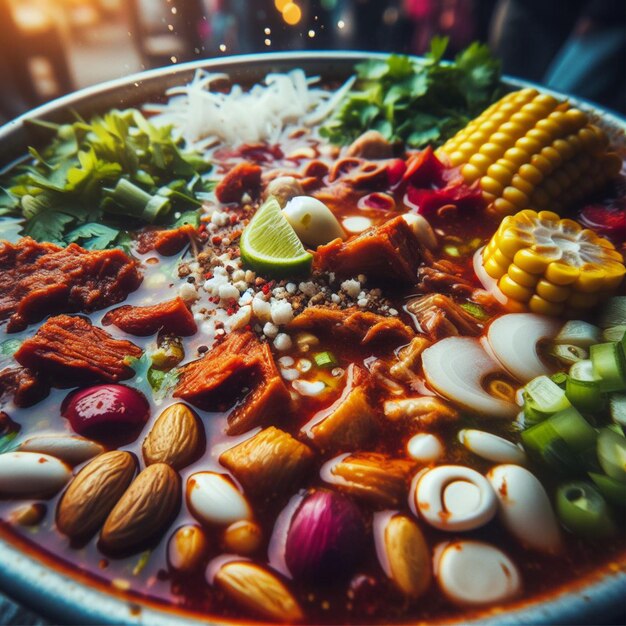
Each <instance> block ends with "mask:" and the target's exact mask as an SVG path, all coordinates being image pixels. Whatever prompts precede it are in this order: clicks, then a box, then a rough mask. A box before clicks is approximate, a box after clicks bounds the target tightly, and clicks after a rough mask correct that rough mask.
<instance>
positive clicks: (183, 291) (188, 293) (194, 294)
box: [178, 282, 198, 302]
mask: <svg viewBox="0 0 626 626" xmlns="http://www.w3.org/2000/svg"><path fill="white" fill-rule="evenodd" d="M178 295H179V296H180V297H181V298H182V299H183V300H186V301H188V302H193V301H194V300H197V299H198V291H197V289H196V286H195V285H194V284H193V283H187V282H185V283H183V284H182V285H181V286H180V287H179V288H178Z"/></svg>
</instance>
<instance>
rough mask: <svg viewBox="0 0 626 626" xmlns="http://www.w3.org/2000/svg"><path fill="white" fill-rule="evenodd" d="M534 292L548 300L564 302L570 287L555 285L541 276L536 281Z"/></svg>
mask: <svg viewBox="0 0 626 626" xmlns="http://www.w3.org/2000/svg"><path fill="white" fill-rule="evenodd" d="M536 292H537V295H538V296H541V297H542V298H543V299H544V300H548V302H564V301H565V300H567V298H568V297H569V295H570V293H571V289H570V288H569V287H563V286H559V285H555V284H554V283H551V282H549V281H547V280H546V279H545V278H542V279H541V280H540V281H539V282H538V283H537V287H536Z"/></svg>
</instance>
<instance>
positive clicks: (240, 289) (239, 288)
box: [233, 280, 248, 293]
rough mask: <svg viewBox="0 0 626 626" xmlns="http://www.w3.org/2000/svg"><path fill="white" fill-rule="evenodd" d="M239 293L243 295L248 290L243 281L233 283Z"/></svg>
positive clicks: (246, 284)
mask: <svg viewBox="0 0 626 626" xmlns="http://www.w3.org/2000/svg"><path fill="white" fill-rule="evenodd" d="M233 285H234V286H235V287H236V288H237V291H238V292H239V293H243V292H244V291H245V290H246V289H247V288H248V283H247V282H246V281H245V280H238V281H237V282H235V283H233Z"/></svg>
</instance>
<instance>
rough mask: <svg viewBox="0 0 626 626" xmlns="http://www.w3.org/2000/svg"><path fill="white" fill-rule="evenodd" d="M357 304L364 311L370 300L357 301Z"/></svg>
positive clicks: (360, 299) (361, 299)
mask: <svg viewBox="0 0 626 626" xmlns="http://www.w3.org/2000/svg"><path fill="white" fill-rule="evenodd" d="M356 303H357V305H358V306H360V307H361V308H362V309H363V308H365V307H366V306H367V305H368V303H369V300H368V299H367V298H359V299H358V300H357V301H356Z"/></svg>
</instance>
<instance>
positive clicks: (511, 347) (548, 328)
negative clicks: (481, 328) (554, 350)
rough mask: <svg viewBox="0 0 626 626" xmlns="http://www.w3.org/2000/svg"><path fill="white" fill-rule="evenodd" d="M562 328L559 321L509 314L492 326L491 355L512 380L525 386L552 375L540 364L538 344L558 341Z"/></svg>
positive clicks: (490, 332)
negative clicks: (541, 341) (554, 338)
mask: <svg viewBox="0 0 626 626" xmlns="http://www.w3.org/2000/svg"><path fill="white" fill-rule="evenodd" d="M560 328H561V324H560V322H559V321H558V320H555V319H553V318H550V317H546V316H544V315H536V314H535V313H509V314H508V315H503V316H502V317H499V318H498V319H497V320H496V321H495V322H493V323H492V324H491V326H489V330H488V331H487V341H488V342H489V347H490V349H491V352H492V354H493V355H494V356H495V357H496V359H497V360H498V361H499V362H500V363H501V364H502V366H503V367H504V369H506V370H507V371H508V372H509V373H510V374H511V375H512V376H514V377H515V378H517V379H518V380H520V381H521V382H523V383H526V382H528V381H529V380H532V379H533V378H536V377H537V376H542V375H547V374H551V371H550V368H549V367H548V366H547V365H546V364H545V363H544V362H543V361H542V360H541V358H540V357H539V352H538V350H537V344H538V342H539V341H540V340H541V339H546V338H550V337H555V336H556V334H557V333H558V332H559V330H560Z"/></svg>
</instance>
